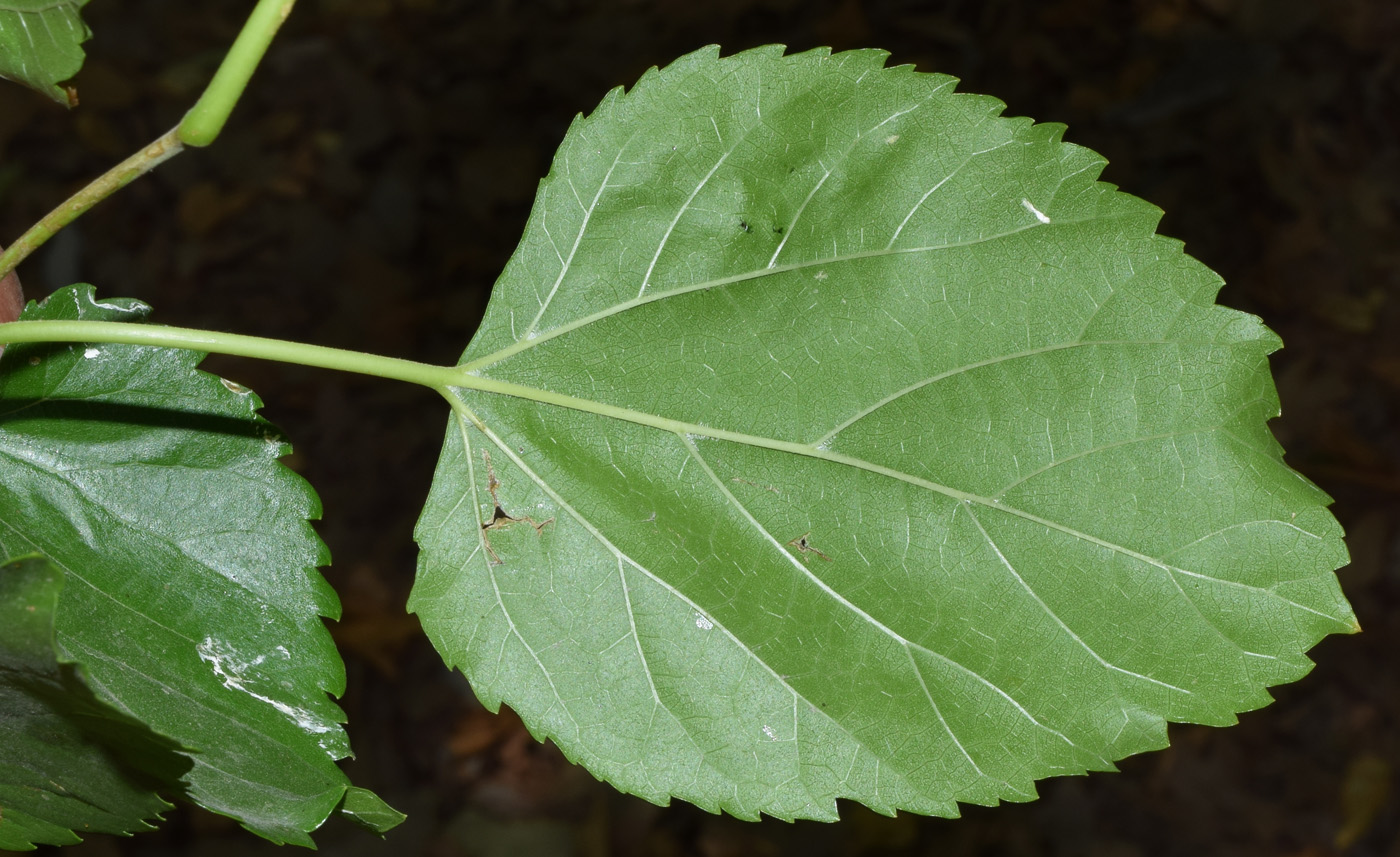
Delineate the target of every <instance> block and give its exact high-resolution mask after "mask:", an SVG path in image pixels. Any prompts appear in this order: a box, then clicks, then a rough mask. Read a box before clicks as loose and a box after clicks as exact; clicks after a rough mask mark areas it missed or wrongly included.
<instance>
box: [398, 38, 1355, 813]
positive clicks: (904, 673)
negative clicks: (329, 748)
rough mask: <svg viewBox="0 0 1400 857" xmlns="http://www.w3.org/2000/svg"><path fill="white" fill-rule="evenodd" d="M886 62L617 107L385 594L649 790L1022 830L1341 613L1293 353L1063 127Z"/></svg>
mask: <svg viewBox="0 0 1400 857" xmlns="http://www.w3.org/2000/svg"><path fill="white" fill-rule="evenodd" d="M883 62H884V55H883V54H880V53H878V52H851V53H846V54H838V55H835V56H831V55H828V54H826V53H823V52H812V53H808V54H801V55H795V56H783V55H782V54H781V50H780V49H778V48H767V49H759V50H756V51H750V52H746V53H744V54H740V55H737V56H734V57H729V58H725V59H719V58H717V56H716V52H715V51H713V50H709V51H702V52H699V53H697V54H693V55H691V56H689V57H685V58H683V59H681V60H678V61H677V62H676V63H675V64H673V65H672V66H670V67H668V68H667V69H665V70H663V71H656V70H653V71H652V72H649V73H648V74H647V75H645V76H644V77H643V79H642V80H641V81H640V82H639V83H638V84H637V86H636V87H634V88H633V90H632V91H630V92H628V93H625V94H624V93H622V92H621V91H620V90H619V91H615V92H613V93H610V94H609V96H608V97H607V98H605V99H604V101H603V103H602V104H601V105H600V106H599V108H598V109H597V110H596V111H595V112H594V113H593V114H592V115H590V116H589V117H587V118H584V119H579V120H577V121H576V122H575V123H574V126H573V127H572V128H571V129H570V133H569V135H568V137H567V138H566V140H565V142H564V144H563V145H562V147H561V149H560V152H559V154H558V155H557V157H556V160H555V164H554V168H553V170H552V171H551V174H550V176H549V177H548V178H547V179H546V180H545V181H544V182H543V183H542V185H541V189H540V195H539V199H538V200H537V205H536V209H535V211H534V213H533V214H532V216H531V220H530V224H529V225H528V226H527V228H526V234H525V237H524V239H523V240H522V243H521V247H520V249H519V250H518V251H517V253H516V255H515V257H513V259H512V261H511V263H510V264H509V265H508V266H507V269H506V271H505V273H504V274H503V276H502V279H501V281H500V282H499V283H498V285H497V290H496V292H495V294H493V297H492V302H491V304H490V306H489V307H488V310H487V316H486V319H485V320H484V321H483V324H482V327H481V330H480V331H479V332H478V334H477V335H476V337H474V339H473V341H472V343H471V345H470V346H469V347H468V349H467V351H466V353H465V354H464V355H463V358H462V364H463V365H464V366H465V367H466V368H468V369H469V370H470V371H471V372H472V373H473V374H474V375H476V376H477V377H478V378H480V379H483V384H482V386H483V387H486V388H487V390H488V391H496V392H505V393H509V394H511V395H510V396H499V395H492V394H491V393H490V392H482V391H474V390H465V389H464V390H459V391H457V405H458V408H457V413H456V415H455V416H454V419H453V422H452V424H451V425H450V426H449V430H448V437H447V441H446V445H445V448H444V453H443V458H442V459H441V461H440V464H439V469H438V473H437V476H436V477H435V482H434V489H433V493H432V495H431V496H430V498H429V502H428V504H427V506H426V508H425V513H424V517H423V519H422V521H421V522H420V533H419V540H420V543H421V544H422V545H423V550H424V554H423V559H422V564H421V567H420V580H419V584H418V586H417V588H416V589H415V595H414V599H413V601H412V602H411V605H410V606H411V608H412V609H414V610H415V611H416V612H418V613H419V614H420V615H421V616H422V618H423V621H424V627H425V630H426V631H427V632H428V633H429V635H430V637H432V638H433V639H434V642H435V644H437V645H438V647H439V649H440V651H442V652H443V653H444V656H445V658H446V659H447V660H448V662H449V663H451V664H454V665H459V666H461V667H462V668H463V670H464V672H465V673H466V674H467V676H468V677H469V679H471V681H472V683H473V687H474V689H476V691H477V693H478V695H479V696H481V697H482V699H483V700H484V701H485V702H486V703H487V704H488V705H489V706H493V707H494V706H495V705H498V704H500V703H501V702H506V703H508V704H510V705H511V706H512V707H513V708H515V709H516V710H517V711H519V712H520V714H521V715H522V717H523V719H524V720H525V722H526V724H527V725H529V726H530V727H531V728H532V729H533V730H535V732H536V734H538V735H541V736H546V737H549V738H552V739H553V740H555V741H556V742H557V743H559V744H560V746H561V747H563V749H564V750H565V752H566V754H568V755H570V756H571V757H572V758H575V759H576V760H577V761H581V762H583V763H584V764H586V765H588V766H589V767H590V768H591V769H592V770H594V772H595V773H597V774H599V775H600V776H603V777H604V778H606V779H609V780H610V781H612V782H614V783H615V784H617V785H619V786H620V787H622V788H624V789H626V790H629V791H633V792H636V793H638V794H641V795H643V796H644V797H647V798H649V799H652V800H657V801H664V800H666V799H668V797H669V796H672V795H676V796H680V797H683V798H685V799H687V800H690V801H692V802H695V803H697V804H699V805H701V806H703V807H706V808H708V809H712V810H717V809H724V810H727V811H730V812H733V813H734V814H736V815H740V816H743V817H755V816H756V815H757V813H759V812H764V813H768V814H771V815H776V816H779V817H784V818H792V817H816V818H830V817H834V814H835V805H834V801H835V799H836V798H837V797H852V798H856V799H859V800H862V801H863V802H866V803H867V804H869V805H870V806H872V807H874V808H876V809H878V810H880V811H885V812H892V811H895V810H897V809H914V810H918V811H921V812H930V813H938V814H955V813H956V802H973V803H995V802H997V801H999V800H1026V799H1030V798H1031V797H1033V795H1034V780H1036V779H1039V778H1041V777H1044V776H1048V775H1051V774H1062V773H1082V772H1084V771H1086V770H1101V769H1107V768H1111V766H1112V765H1111V763H1112V761H1113V760H1116V759H1118V758H1121V757H1123V756H1125V755H1128V754H1130V753H1134V752H1140V751H1142V750H1146V749H1151V748H1154V747H1160V746H1162V745H1164V744H1165V722H1166V721H1167V720H1176V721H1192V722H1201V723H1216V724H1224V723H1229V722H1233V720H1234V714H1235V713H1236V712H1238V711H1242V710H1247V709H1250V708H1255V707H1259V706H1260V705H1263V704H1266V702H1267V701H1268V696H1267V694H1266V693H1265V691H1264V688H1265V687H1267V686H1269V685H1271V684H1277V683H1280V682H1283V681H1289V680H1293V679H1296V678H1297V677H1299V676H1301V675H1302V674H1303V673H1304V672H1306V671H1307V669H1308V667H1309V666H1310V664H1309V662H1308V661H1307V660H1306V658H1305V657H1303V654H1302V653H1303V652H1304V651H1306V649H1307V648H1308V647H1310V646H1311V645H1312V643H1314V642H1316V640H1317V639H1319V638H1320V637H1321V636H1323V635H1324V634H1326V633H1331V632H1335V631H1342V630H1349V629H1350V628H1351V627H1352V624H1353V623H1354V619H1353V618H1352V615H1351V612H1350V608H1349V607H1348V606H1347V605H1346V602H1345V600H1344V599H1343V598H1342V597H1341V594H1340V591H1339V589H1338V588H1337V585H1336V581H1335V577H1334V576H1333V575H1332V571H1333V570H1334V569H1335V568H1336V567H1337V566H1338V565H1340V564H1341V563H1342V562H1344V561H1345V552H1344V550H1343V548H1342V547H1341V543H1340V531H1339V529H1338V528H1337V526H1336V524H1335V521H1333V520H1332V519H1331V516H1330V515H1328V514H1327V513H1326V511H1325V506H1326V505H1327V503H1328V502H1329V501H1328V500H1327V498H1326V497H1325V495H1323V494H1322V493H1321V492H1319V491H1318V490H1317V489H1316V488H1314V487H1312V486H1311V485H1310V484H1308V483H1307V482H1306V481H1305V480H1302V479H1301V478H1300V477H1297V475H1296V474H1293V473H1292V471H1290V470H1288V469H1287V467H1286V466H1285V465H1284V464H1283V463H1282V459H1281V451H1280V450H1279V449H1278V447H1277V445H1276V444H1275V443H1274V442H1273V440H1272V437H1271V436H1270V435H1269V433H1268V431H1267V428H1266V427H1265V425H1264V423H1265V421H1266V420H1267V419H1268V418H1269V417H1272V416H1274V415H1276V414H1277V410H1278V406H1277V398H1276V395H1275V393H1274V390H1273V385H1272V381H1271V380H1270V378H1269V375H1268V367H1267V355H1268V353H1269V352H1270V351H1272V350H1274V349H1275V348H1277V346H1278V342H1277V339H1276V337H1274V336H1273V334H1272V333H1270V332H1269V331H1268V330H1267V329H1265V328H1264V327H1263V326H1262V325H1261V324H1260V323H1259V322H1258V320H1257V319H1254V318H1253V317H1250V316H1246V315H1244V314H1242V313H1238V312H1234V311H1231V310H1227V309H1224V308H1222V307H1218V306H1216V305H1215V304H1214V303H1213V300H1214V296H1215V293H1216V291H1217V290H1218V289H1219V285H1220V282H1219V279H1218V277H1216V276H1215V275H1214V274H1213V273H1211V272H1210V271H1208V270H1207V269H1205V268H1204V267H1203V266H1201V265H1200V264H1199V263H1197V262H1195V261H1194V260H1192V259H1190V258H1189V257H1186V256H1184V255H1183V254H1182V252H1181V247H1180V244H1179V243H1177V242H1173V241H1170V240H1168V239H1165V238H1161V237H1159V236H1156V235H1155V234H1154V229H1155V226H1156V223H1157V219H1158V216H1159V212H1158V211H1157V210H1156V209H1155V208H1153V207H1151V206H1150V205H1148V204H1146V203H1144V202H1142V201H1140V200H1137V199H1134V198H1132V197H1129V196H1127V195H1125V194H1121V193H1118V192H1117V191H1116V190H1115V189H1114V188H1112V187H1111V186H1109V185H1105V184H1102V183H1099V182H1097V181H1096V178H1097V175H1098V173H1099V171H1100V170H1101V168H1102V165H1103V161H1102V159H1101V158H1099V157H1098V156H1097V155H1094V154H1093V153H1091V152H1088V151H1087V150H1084V149H1082V148H1079V147H1075V146H1072V145H1068V144H1065V143H1062V142H1061V141H1060V129H1059V128H1058V126H1037V125H1033V124H1031V122H1030V121H1029V120H1024V119H1003V118H1001V117H1000V116H999V113H1000V110H1001V109H1002V107H1001V105H1000V104H999V103H998V102H995V101H994V100H992V99H988V98H984V97H980V96H968V95H959V94H955V93H953V91H952V83H953V81H952V80H951V79H950V78H945V77H939V76H931V75H922V74H917V73H915V72H913V71H912V69H909V68H893V69H886V68H884V67H883ZM493 384H494V385H495V386H492V385H493ZM530 400H534V402H540V403H542V405H537V404H535V403H534V402H532V401H530ZM613 708H620V709H621V710H622V712H623V713H622V714H621V715H610V714H609V711H610V710H612V709H613Z"/></svg>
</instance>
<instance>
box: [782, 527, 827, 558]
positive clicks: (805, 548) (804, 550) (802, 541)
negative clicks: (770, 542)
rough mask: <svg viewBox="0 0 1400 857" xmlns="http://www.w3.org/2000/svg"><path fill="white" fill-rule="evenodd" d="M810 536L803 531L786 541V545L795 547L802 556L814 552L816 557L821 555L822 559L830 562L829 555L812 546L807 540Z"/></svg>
mask: <svg viewBox="0 0 1400 857" xmlns="http://www.w3.org/2000/svg"><path fill="white" fill-rule="evenodd" d="M811 536H812V534H811V533H803V534H802V535H800V536H798V537H797V538H795V539H793V540H792V541H790V542H788V547H790V548H797V552H798V553H800V554H802V555H803V556H806V555H807V554H815V555H817V556H818V557H821V558H822V559H824V560H826V561H827V562H831V557H829V556H827V555H826V554H824V553H822V552H821V551H819V550H817V549H816V548H814V547H812V543H811V542H810V541H808V539H809V538H811Z"/></svg>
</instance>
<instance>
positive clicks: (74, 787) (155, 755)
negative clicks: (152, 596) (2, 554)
mask: <svg viewBox="0 0 1400 857" xmlns="http://www.w3.org/2000/svg"><path fill="white" fill-rule="evenodd" d="M62 588H63V573H62V572H61V571H59V570H58V568H56V567H55V566H54V565H53V564H52V563H50V562H48V561H47V560H45V559H43V558H40V557H29V558H24V559H17V560H14V561H13V562H9V563H6V564H4V565H0V850H8V851H26V850H31V849H32V848H33V847H34V846H35V845H67V844H71V843H75V842H78V841H80V839H79V837H78V836H77V834H76V833H75V832H74V831H82V832H84V833H133V832H135V831H138V830H149V829H151V825H150V823H149V822H150V820H151V819H153V818H156V817H157V815H158V813H160V812H161V811H163V810H165V809H166V808H168V807H169V806H170V805H169V804H167V803H166V802H165V801H163V800H161V799H160V798H159V797H158V796H157V795H156V793H155V792H154V791H153V788H154V787H157V786H160V785H164V784H167V783H169V782H170V779H169V777H170V776H171V775H174V776H178V775H179V774H180V773H182V772H183V771H184V770H186V769H188V767H189V762H188V760H187V759H184V758H182V757H179V756H176V755H175V754H174V753H173V750H174V748H173V747H171V746H170V745H169V743H168V742H165V741H162V740H161V739H159V738H157V737H156V736H153V735H151V734H149V732H148V731H147V730H145V728H144V727H142V726H141V725H140V724H137V723H133V722H132V721H131V720H130V719H129V718H127V717H125V716H124V715H122V714H121V713H120V712H118V711H116V710H115V709H112V708H110V707H108V706H106V705H103V704H102V703H101V702H99V701H98V700H97V699H96V698H95V697H94V696H93V695H92V692H91V691H90V690H89V689H88V687H87V684H86V683H85V682H84V681H83V678H82V675H81V673H80V671H79V670H78V669H76V668H74V667H73V666H71V665H67V664H63V663H61V662H60V661H59V659H58V655H57V653H56V652H55V650H54V613H55V611H56V610H57V608H58V598H59V593H60V591H61V590H62ZM133 756H135V757H136V759H135V761H136V762H137V765H133V764H131V763H130V761H128V760H130V759H131V758H132V757H133ZM123 757H125V759H124V758H123ZM142 762H163V763H165V764H166V765H172V764H173V769H169V770H166V771H151V770H150V769H149V766H145V767H146V768H147V770H146V771H144V772H143V770H142V767H141V763H142ZM160 774H164V776H161V775H160Z"/></svg>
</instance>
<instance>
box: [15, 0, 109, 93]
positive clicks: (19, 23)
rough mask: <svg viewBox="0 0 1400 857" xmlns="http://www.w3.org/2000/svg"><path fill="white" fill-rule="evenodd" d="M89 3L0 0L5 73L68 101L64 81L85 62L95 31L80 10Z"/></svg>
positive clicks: (76, 1)
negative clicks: (86, 48)
mask: <svg viewBox="0 0 1400 857" xmlns="http://www.w3.org/2000/svg"><path fill="white" fill-rule="evenodd" d="M87 2H88V0H66V1H65V0H0V77H3V78H8V79H9V80H13V81H16V82H18V83H22V84H24V85H25V86H28V87H29V88H31V89H33V90H35V91H36V92H41V93H43V94H44V95H47V96H48V97H50V98H52V99H53V100H54V101H57V102H58V103H60V104H68V102H69V99H68V94H67V93H66V92H65V91H64V90H63V87H61V86H59V84H60V83H62V82H63V81H65V80H68V79H69V78H71V77H73V75H75V74H77V73H78V69H80V68H82V67H83V48H82V43H83V42H85V41H87V39H88V37H89V36H91V35H92V33H91V31H89V30H88V28H87V25H86V24H84V23H83V19H82V17H81V15H80V12H81V10H82V8H83V7H84V6H86V5H87Z"/></svg>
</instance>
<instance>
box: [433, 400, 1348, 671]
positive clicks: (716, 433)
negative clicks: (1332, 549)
mask: <svg viewBox="0 0 1400 857" xmlns="http://www.w3.org/2000/svg"><path fill="white" fill-rule="evenodd" d="M471 380H472V382H473V383H472V384H471V385H470V386H464V387H463V389H471V390H478V391H480V392H486V393H498V394H502V395H507V396H511V397H514V398H521V399H526V400H530V401H534V402H538V403H540V404H545V405H556V406H559V407H563V408H568V409H570V410H574V411H580V412H583V413H589V414H594V415H596V416H602V417H609V418H612V419H618V420H622V421H624V422H630V423H634V424H637V425H642V426H647V427H650V428H655V429H660V430H662V431H667V432H670V433H672V434H675V435H678V436H680V437H683V438H686V437H690V438H695V437H704V438H710V439H713V440H724V441H729V442H731V443H738V444H743V445H746V446H752V447H757V448H760V449H769V450H773V451H775V452H787V453H791V454H794V455H800V456H803V457H805V458H815V459H818V460H821V461H826V462H829V463H832V464H839V465H844V466H846V467H852V468H855V469H857V470H864V471H866V472H868V473H874V474H876V475H880V476H885V477H887V478H890V479H895V480H898V481H901V482H905V483H908V484H910V485H913V486H915V487H918V488H923V489H925V490H928V491H933V492H935V493H938V494H942V495H944V496H945V497H948V498H950V499H953V500H956V501H958V502H961V503H968V504H975V505H977V506H981V507H983V508H986V509H994V510H997V511H1000V512H1005V513H1007V514H1010V515H1014V516H1016V517H1019V518H1022V519H1023V520H1026V521H1029V522H1031V523H1034V524H1037V525H1039V526H1043V527H1047V528H1049V529H1052V530H1055V531H1057V532H1060V533H1063V534H1065V535H1067V536H1070V537H1071V538H1074V539H1078V540H1080V541H1084V542H1087V543H1089V544H1093V545H1097V546H1098V547H1101V548H1103V549H1105V550H1108V551H1111V552H1113V553H1116V554H1119V555H1122V556H1125V557H1127V558H1129V559H1133V560H1136V561H1138V562H1142V563H1145V564H1146V565H1149V566H1152V567H1153V568H1156V569H1158V570H1160V571H1161V572H1162V573H1164V574H1166V575H1167V577H1168V578H1169V579H1172V580H1173V582H1174V583H1175V579H1174V578H1175V575H1176V574H1178V573H1179V574H1185V575H1187V576H1188V577H1193V578H1197V579H1200V580H1208V581H1211V582H1213V583H1217V584H1220V585H1223V586H1231V587H1238V588H1243V589H1247V590H1250V591H1254V592H1259V593H1261V594H1265V595H1268V596H1270V597H1272V598H1277V599H1279V600H1281V601H1283V602H1284V603H1286V604H1289V605H1291V606H1293V607H1296V608H1298V609H1299V610H1303V611H1305V612H1307V613H1311V614H1314V615H1317V616H1320V617H1323V618H1327V619H1329V620H1332V621H1335V618H1334V617H1331V616H1328V615H1327V614H1325V613H1321V612H1319V611H1318V610H1315V609H1313V608H1311V607H1307V606H1305V605H1302V604H1299V603H1297V602H1296V601H1293V600H1291V599H1288V598H1285V597H1284V596H1282V595H1280V594H1279V593H1277V592H1274V591H1271V590H1267V589H1261V588H1259V587H1257V586H1252V585H1250V584H1246V583H1240V582H1238V581H1232V580H1226V579H1223V578H1217V577H1211V576H1210V575H1205V574H1201V573H1199V572H1193V571H1190V570H1188V569H1184V568H1179V567H1176V566H1173V565H1170V564H1169V563H1167V562H1165V561H1163V560H1162V559H1160V558H1157V557H1153V556H1149V555H1147V554H1144V553H1142V552H1140V551H1135V550H1133V549H1132V548H1129V547H1127V546H1125V545H1120V544H1117V543H1115V542H1111V541H1108V540H1107V539H1102V538H1099V537H1098V536H1094V535H1091V534H1089V533H1086V532H1083V531H1081V530H1077V529H1075V528H1074V527H1071V526H1068V525H1066V524H1061V523H1059V522H1057V521H1052V520H1050V519H1048V518H1044V517H1041V516H1039V515H1036V514H1033V513H1031V512H1027V511H1025V510H1023V509H1018V508H1016V507H1015V506H1010V505H1007V504H1006V503H1004V502H1002V501H1001V500H999V499H997V498H995V497H985V496H983V495H980V494H974V493H971V492H968V491H962V490H959V489H957V488H953V487H952V486H949V485H943V484H941V483H938V482H934V481H932V480H929V479H924V478H922V477H919V476H915V475H913V474H911V473H905V472H903V471H900V470H896V469H894V468H892V467H887V466H885V465H882V464H877V463H875V462H872V461H866V460H865V459H862V458H857V457H855V456H852V455H845V454H843V453H839V452H833V451H831V450H829V449H823V448H821V447H819V446H815V445H811V444H805V443H796V442H793V441H787V440H779V439H777V438H771V437H763V436H761V435H752V434H745V433H743V432H736V431H730V430H728V429H719V428H712V427H710V426H704V425H700V424H698V423H688V422H684V421H681V420H675V419H671V418H669V417H662V416H658V415H656V414H648V413H644V412H641V411H634V410H632V409H630V408H622V407H618V406H616V405H607V404H603V403H601V402H595V401H592V400H589V399H580V398H577V397H574V396H568V395H564V394H561V393H554V392H550V391H547V390H540V389H537V388H534V387H527V386H525V385H523V384H514V383H511V382H508V381H497V380H495V379H491V378H481V377H474V378H472V379H471ZM449 402H450V403H451V404H452V406H453V407H454V409H461V410H462V411H465V413H464V414H463V416H465V417H466V418H467V419H469V420H470V421H471V422H472V423H473V424H476V425H478V426H479V427H482V428H484V427H485V426H484V424H482V423H481V422H480V421H479V419H478V418H477V416H476V415H475V414H474V413H471V411H470V410H468V409H466V408H465V407H464V406H465V402H464V401H463V400H462V399H461V397H460V396H451V397H449ZM1222 429H1224V427H1223V426H1202V427H1201V428H1200V429H1199V430H1198V431H1199V432H1202V433H1204V432H1213V431H1221V430H1222ZM1226 434H1228V432H1226ZM1237 442H1239V443H1241V445H1242V446H1245V447H1246V448H1247V449H1250V450H1251V451H1253V452H1256V453H1257V452H1258V450H1257V449H1255V448H1254V447H1252V446H1249V445H1248V444H1245V443H1244V442H1243V441H1238V439H1237ZM512 458H514V456H512ZM1188 600H1189V599H1188ZM1242 651H1243V650H1242ZM1247 654H1255V653H1252V652H1247Z"/></svg>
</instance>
